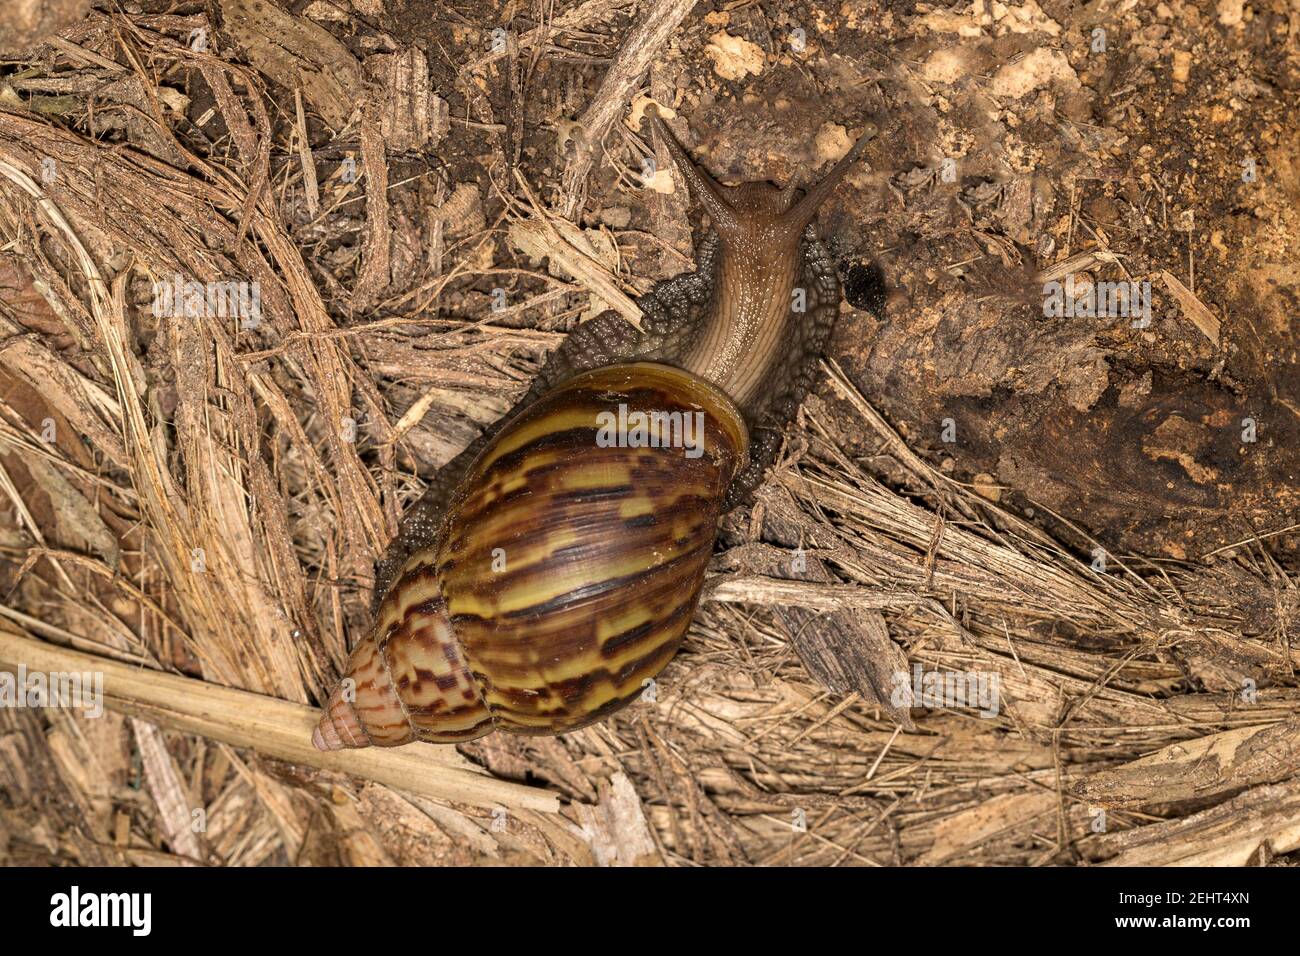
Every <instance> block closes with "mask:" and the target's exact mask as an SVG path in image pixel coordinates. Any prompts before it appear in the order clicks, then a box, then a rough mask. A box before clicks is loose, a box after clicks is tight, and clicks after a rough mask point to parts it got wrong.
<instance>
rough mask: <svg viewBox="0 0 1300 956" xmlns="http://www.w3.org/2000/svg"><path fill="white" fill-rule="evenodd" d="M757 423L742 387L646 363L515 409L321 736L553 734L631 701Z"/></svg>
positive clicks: (680, 629)
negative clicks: (746, 416) (730, 393)
mask: <svg viewBox="0 0 1300 956" xmlns="http://www.w3.org/2000/svg"><path fill="white" fill-rule="evenodd" d="M747 450H748V435H747V432H746V429H745V425H744V421H743V419H742V418H741V415H740V413H739V412H738V410H737V409H736V407H735V406H734V405H733V404H732V402H731V400H730V399H728V398H727V397H726V395H724V394H723V393H722V392H721V391H719V390H718V389H717V388H716V387H714V386H713V385H710V384H709V383H708V382H706V381H704V380H703V379H701V378H699V377H697V376H695V375H692V374H691V373H689V372H685V371H682V370H680V369H676V368H671V367H669V366H665V365H657V364H653V363H646V362H638V363H630V364H625V365H612V366H607V367H604V368H599V369H594V370H592V371H589V372H585V373H583V374H581V375H577V376H575V377H574V378H572V379H570V380H568V381H567V382H565V383H563V384H562V385H560V386H559V387H558V388H556V389H554V390H552V391H551V392H549V393H547V394H546V395H544V396H543V397H542V398H541V399H540V400H539V401H538V402H536V403H535V404H534V405H532V406H531V407H529V408H527V409H526V410H524V411H523V412H521V413H520V414H518V415H517V416H516V417H515V418H513V419H512V420H511V421H509V422H508V423H507V424H506V425H505V427H504V428H503V429H502V430H501V431H500V432H499V433H498V435H497V437H496V439H495V440H494V441H493V442H492V443H491V444H490V445H489V446H488V447H487V448H486V449H485V450H484V452H483V453H482V454H481V455H480V456H479V458H478V459H477V460H476V461H475V463H474V465H473V466H472V467H471V468H470V470H469V472H468V474H467V475H466V477H465V479H464V481H463V482H462V483H461V485H460V486H459V488H458V489H457V490H456V492H455V493H454V494H453V495H452V498H451V501H450V503H449V506H448V508H447V511H446V514H445V516H444V519H443V523H442V527H441V529H440V531H439V534H438V536H437V539H436V540H435V542H434V544H433V545H432V546H431V547H429V548H428V549H426V550H424V551H420V552H417V553H416V554H414V555H412V556H411V558H410V559H409V560H408V561H407V562H406V564H405V566H404V567H403V568H402V571H401V573H400V575H399V576H398V577H397V579H396V581H395V582H394V584H393V586H392V587H391V588H390V589H389V591H388V593H387V595H386V596H385V597H384V600H383V602H382V603H381V604H380V607H379V611H378V613H377V615H376V621H375V626H374V628H373V630H372V631H371V633H370V634H369V635H368V636H367V637H366V638H365V639H364V640H363V641H362V642H361V643H360V644H358V645H357V647H356V649H355V650H354V651H353V653H352V656H351V658H350V660H349V662H348V665H347V673H346V676H345V677H344V679H343V680H342V681H341V682H340V684H339V685H338V687H336V688H335V689H334V692H333V693H332V694H331V695H330V698H329V701H328V703H327V705H326V708H325V715H324V716H323V717H322V719H321V721H320V724H319V725H318V727H317V728H316V732H315V733H314V735H313V742H314V743H315V745H316V746H317V747H318V748H319V749H321V750H339V749H343V748H349V747H367V746H380V747H391V746H397V745H400V744H404V743H409V742H411V741H413V740H425V741H431V742H435V743H452V742H456V741H461V740H471V739H473V738H475V737H481V736H483V735H484V734H487V733H490V732H492V731H493V730H505V731H509V732H512V733H520V734H557V733H564V732H566V731H569V730H575V729H577V728H579V727H583V726H585V725H587V724H589V723H592V722H593V721H596V720H599V719H601V718H603V717H605V716H607V715H609V714H610V713H613V712H614V711H616V710H618V709H619V708H621V707H623V706H624V705H626V704H628V703H630V702H631V701H632V700H633V699H635V698H636V697H637V696H639V695H640V693H641V691H642V687H643V684H644V682H645V681H646V679H648V678H652V677H654V676H655V675H656V674H658V673H659V671H660V670H662V669H663V667H664V666H665V665H666V664H667V663H668V661H669V660H671V659H672V657H673V655H674V654H675V653H676V651H677V649H678V647H679V646H680V645H681V642H682V639H683V637H684V636H685V634H686V630H687V628H688V627H689V626H690V622H691V618H692V617H693V616H694V612H695V606H696V603H697V602H698V600H699V594H700V588H701V586H702V584H703V582H704V570H705V567H706V566H707V564H708V561H709V557H710V555H711V554H712V551H713V541H714V536H715V534H716V532H717V524H718V519H719V516H720V514H721V511H722V504H723V501H724V498H725V494H726V490H727V486H728V484H729V483H730V482H731V479H732V478H733V477H734V476H735V474H736V473H737V472H738V471H739V470H740V469H741V468H742V467H743V466H744V463H745V459H746V455H747Z"/></svg>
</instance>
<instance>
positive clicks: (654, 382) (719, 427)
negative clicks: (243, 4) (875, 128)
mask: <svg viewBox="0 0 1300 956" xmlns="http://www.w3.org/2000/svg"><path fill="white" fill-rule="evenodd" d="M652 122H653V123H654V124H655V126H656V128H657V131H658V132H659V135H660V137H661V139H662V140H663V141H664V143H665V144H666V146H667V148H668V149H669V151H670V153H671V155H672V157H673V160H674V162H675V164H676V166H677V168H678V170H679V171H680V172H681V173H682V174H683V176H684V177H685V179H686V181H687V183H688V185H689V186H690V188H691V191H692V193H693V194H694V195H695V197H696V198H697V200H698V201H699V202H700V203H701V205H703V206H704V208H705V210H706V211H707V212H708V213H709V216H710V220H711V224H712V226H713V229H714V233H713V235H711V236H710V237H709V238H708V239H706V240H705V242H704V243H702V245H701V248H700V250H699V253H698V255H697V266H698V268H697V270H696V272H694V273H690V274H687V275H683V276H679V277H677V278H676V279H672V280H669V281H668V282H665V283H660V284H659V285H658V286H656V287H655V288H654V289H652V290H651V292H649V293H647V295H645V296H643V297H642V298H641V299H640V300H639V305H641V307H642V309H643V312H644V318H643V321H642V326H643V327H642V329H641V330H640V331H638V330H637V329H635V328H634V327H633V326H632V325H630V324H629V323H628V322H626V320H624V319H622V318H621V317H620V316H617V315H616V314H614V313H612V312H610V313H605V314H603V315H601V316H598V317H597V318H596V319H593V320H592V321H590V322H588V323H586V324H584V325H582V326H579V328H578V329H577V330H576V331H575V332H574V333H572V334H571V335H570V336H569V337H568V338H567V339H566V340H565V342H564V343H563V345H562V346H561V347H560V348H559V349H558V350H557V351H556V352H555V353H553V354H552V356H551V357H550V359H549V360H548V362H547V365H546V367H545V368H544V369H543V370H542V373H541V374H540V375H539V376H538V379H537V381H535V382H534V384H533V386H532V388H531V389H530V390H529V393H528V394H527V395H526V396H525V397H524V398H523V399H522V400H521V401H520V403H519V404H518V405H517V406H516V407H515V409H514V410H513V411H512V412H511V414H509V415H507V416H506V417H505V418H504V419H503V420H502V422H501V423H500V424H499V425H498V426H497V427H495V428H493V429H490V430H489V431H488V432H485V433H484V435H482V436H481V437H480V439H479V440H478V441H476V442H475V443H474V444H473V445H471V446H470V447H469V448H468V449H466V451H465V452H464V453H462V454H461V455H460V456H458V457H457V458H456V459H454V460H453V461H452V462H450V463H449V464H448V465H447V466H446V467H444V468H443V469H442V471H440V472H439V473H438V475H437V476H435V479H434V481H433V482H432V483H431V485H430V488H429V490H428V491H427V492H426V494H425V496H424V497H423V498H422V499H421V500H420V501H419V502H417V504H416V505H415V506H414V507H413V508H412V509H410V510H409V511H408V513H407V515H406V516H405V517H404V519H403V525H402V529H401V531H400V532H399V535H398V538H397V539H396V540H395V541H394V543H393V545H392V546H391V547H390V549H389V553H388V554H387V555H386V556H385V558H384V560H383V561H382V562H381V563H380V565H379V567H378V573H377V581H376V593H377V598H378V600H377V604H376V607H375V624H374V627H373V628H372V630H371V631H370V633H369V634H368V635H367V637H366V638H365V639H363V640H362V641H361V642H360V643H359V644H358V645H357V646H356V648H355V649H354V651H353V653H352V656H351V658H350V659H349V661H348V665H347V671H346V675H345V677H344V679H343V680H342V681H340V683H339V685H338V686H337V687H336V688H335V689H334V691H333V693H332V694H331V695H330V697H329V700H328V702H327V704H326V707H325V714H324V716H323V717H322V719H321V721H320V724H319V725H318V727H317V728H316V731H315V734H314V735H313V742H314V743H315V745H316V746H317V747H318V748H320V749H322V750H337V749H342V748H350V747H366V746H397V745H400V744H405V743H409V742H411V741H414V740H424V741H431V742H435V743H453V742H457V741H464V740H470V739H473V738H476V737H480V736H482V735H484V734H486V733H490V732H491V731H493V730H496V729H500V730H505V731H509V732H513V733H521V734H557V733H564V732H566V731H570V730H575V729H577V728H579V727H583V726H586V725H587V724H590V723H592V722H594V721H596V720H599V719H601V718H603V717H605V716H607V715H608V714H610V713H612V712H614V711H615V710H618V709H619V708H620V707H622V706H624V705H626V704H627V703H629V702H630V701H632V700H633V699H635V698H636V697H637V696H638V695H639V694H640V693H641V691H642V688H643V686H644V683H645V682H646V681H647V680H648V679H650V678H653V677H654V676H655V675H656V674H658V673H659V671H660V670H661V669H662V668H663V667H664V666H665V665H667V663H668V661H669V660H671V658H672V656H673V655H674V654H675V652H676V650H677V648H678V647H679V646H680V644H681V642H682V640H683V638H684V636H685V634H686V631H687V629H688V627H689V626H690V622H691V619H692V617H693V616H694V612H695V606H696V603H697V601H698V600H699V594H700V590H701V587H702V586H703V583H704V572H705V567H706V566H707V564H708V561H709V558H710V556H711V554H712V550H713V544H714V538H715V536H716V533H717V526H718V522H719V520H720V518H721V516H722V515H723V514H724V513H725V512H726V511H727V510H729V509H730V508H731V507H733V506H734V505H735V504H737V503H739V502H740V501H741V500H744V497H745V496H746V495H748V494H749V493H750V492H751V491H752V490H753V488H754V487H755V486H756V485H757V484H758V483H759V481H761V479H762V475H763V472H764V471H765V470H766V468H767V467H768V466H769V465H770V464H771V461H772V459H773V458H774V456H775V452H776V448H777V446H778V444H779V440H780V429H781V428H782V427H783V426H784V425H785V423H786V422H787V421H788V420H789V418H790V416H791V415H792V414H793V412H794V410H795V408H797V406H798V403H799V401H801V400H802V398H803V395H804V393H805V392H806V390H807V388H808V384H809V381H810V378H811V374H812V368H813V366H815V363H816V361H817V359H818V358H819V357H820V354H821V348H822V346H823V345H824V342H825V338H826V336H827V335H829V331H830V327H831V324H832V323H833V320H834V313H835V311H836V310H837V309H838V305H839V284H838V280H837V278H836V275H835V271H834V265H833V263H832V262H831V260H830V257H829V256H828V255H827V254H826V252H825V250H824V249H823V248H822V247H821V245H820V243H818V242H817V240H816V237H815V235H813V233H812V231H811V229H810V228H808V224H809V222H810V220H811V218H812V216H813V214H814V213H815V211H816V209H817V206H818V205H819V204H820V203H821V202H822V200H823V199H825V197H826V196H827V195H829V193H830V191H831V189H832V188H833V187H834V185H835V184H836V183H837V182H838V181H839V179H840V178H842V177H843V175H844V173H845V172H846V171H847V169H848V168H849V166H850V164H851V163H852V162H853V160H854V159H856V157H857V155H858V154H859V152H860V151H861V148H862V146H863V144H864V143H865V141H866V139H867V138H868V137H867V136H864V137H863V138H862V139H861V140H859V142H858V144H857V145H856V146H855V147H854V148H853V150H851V151H850V153H849V154H848V155H847V156H846V157H845V158H844V159H843V160H841V161H840V163H839V164H838V165H837V166H836V167H835V168H834V169H833V170H832V172H831V173H830V174H829V175H828V176H827V177H826V178H825V179H824V180H822V182H821V183H819V184H818V185H817V186H815V187H813V189H811V190H810V191H809V192H808V193H807V195H805V196H804V197H803V198H802V199H801V200H799V201H798V202H795V201H794V194H793V191H791V190H785V191H781V190H777V189H776V188H774V187H772V186H770V185H768V184H766V183H746V184H743V185H741V186H737V187H732V188H727V187H722V186H719V185H718V184H717V183H715V182H714V181H713V180H712V179H711V178H709V176H708V174H707V173H704V172H703V171H702V170H700V169H698V168H697V167H696V166H695V165H694V164H693V163H692V162H691V160H690V159H689V158H688V157H687V156H686V154H685V152H684V151H683V150H682V148H681V147H680V146H679V145H678V144H677V142H676V140H675V139H673V137H672V136H671V134H670V133H668V131H667V129H666V127H664V126H663V124H662V121H660V120H659V119H658V117H657V116H653V115H652ZM800 300H802V304H803V305H804V308H803V309H802V310H800V309H799V308H798V307H797V305H798V304H799V302H800Z"/></svg>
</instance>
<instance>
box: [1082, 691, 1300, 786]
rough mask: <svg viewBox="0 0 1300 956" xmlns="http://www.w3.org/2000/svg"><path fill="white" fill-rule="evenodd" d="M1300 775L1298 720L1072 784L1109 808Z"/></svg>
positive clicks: (1159, 754)
mask: <svg viewBox="0 0 1300 956" xmlns="http://www.w3.org/2000/svg"><path fill="white" fill-rule="evenodd" d="M1296 773H1300V714H1297V715H1295V716H1292V717H1291V718H1290V719H1289V720H1284V721H1281V722H1279V723H1276V724H1273V725H1271V726H1268V727H1239V728H1237V729H1235V730H1226V731H1224V732H1223V733H1218V734H1210V735H1208V736H1206V737H1200V738H1198V739H1196V740H1187V741H1183V742H1182V743H1177V744H1170V745H1169V746H1168V747H1164V748H1162V749H1160V750H1158V751H1156V752H1155V753H1153V754H1150V755H1148V756H1146V757H1142V758H1141V759H1139V760H1133V761H1130V762H1129V763H1126V764H1124V765H1123V766H1120V767H1115V768H1112V769H1110V770H1103V771H1101V772H1100V773H1095V774H1093V775H1092V776H1090V777H1086V778H1084V779H1083V780H1080V781H1078V782H1076V783H1075V784H1073V786H1072V787H1071V789H1072V790H1073V791H1074V793H1075V794H1076V795H1077V796H1079V797H1081V798H1083V799H1085V800H1088V801H1091V802H1093V803H1096V804H1099V805H1100V806H1103V807H1108V808H1120V807H1142V806H1148V805H1150V804H1155V803H1159V804H1168V803H1175V802H1177V801H1180V800H1204V799H1208V798H1213V797H1217V796H1224V795H1227V794H1229V793H1232V792H1233V791H1235V790H1241V789H1244V788H1246V787H1252V786H1256V785H1258V784H1263V783H1277V782H1280V781H1282V780H1285V779H1286V778H1288V777H1291V776H1293V775H1295V774H1296Z"/></svg>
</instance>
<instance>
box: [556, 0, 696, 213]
mask: <svg viewBox="0 0 1300 956" xmlns="http://www.w3.org/2000/svg"><path fill="white" fill-rule="evenodd" d="M694 6H695V0H655V2H654V3H651V4H650V5H649V6H648V7H646V10H645V12H644V13H643V14H642V15H641V19H640V20H638V21H637V24H636V26H635V27H633V28H632V32H631V33H630V34H628V38H627V41H626V42H625V43H624V44H623V46H622V48H621V49H620V50H619V51H618V56H616V57H615V58H614V63H613V65H612V66H610V68H609V72H608V73H606V74H605V78H604V79H603V80H602V81H601V83H600V89H599V90H597V91H596V95H595V97H593V99H592V101H591V105H590V106H588V107H587V109H586V111H585V112H584V113H583V114H582V118H581V119H579V120H578V124H579V125H580V126H581V127H582V132H581V134H580V135H578V136H576V137H574V141H573V142H574V149H575V152H574V155H573V156H572V157H571V158H570V160H569V164H568V166H567V167H566V168H565V170H564V178H563V180H562V190H561V194H560V204H559V207H560V214H561V215H562V216H564V218H566V219H573V218H574V217H575V216H576V215H577V214H578V210H579V209H581V208H582V204H583V203H584V202H585V201H586V198H587V174H588V173H590V172H591V166H592V163H593V162H594V160H595V156H596V147H597V146H598V145H599V144H600V141H601V140H603V139H604V138H605V134H606V133H608V132H609V129H610V127H611V126H613V125H614V122H615V120H617V119H618V117H619V115H620V114H621V113H622V112H623V110H624V109H625V108H626V106H627V104H628V102H629V101H630V100H631V98H632V92H633V91H634V90H635V89H636V87H637V84H639V83H640V82H641V75H642V74H643V73H644V72H645V71H646V69H647V68H648V67H649V66H650V63H651V62H652V61H653V60H654V58H655V56H656V55H658V53H659V48H660V47H661V46H662V45H663V44H664V42H665V41H666V40H667V39H668V37H669V35H670V34H671V33H672V32H673V31H674V30H676V29H677V26H678V24H680V23H681V22H682V20H683V19H685V17H686V14H688V13H690V12H691V8H692V7H694Z"/></svg>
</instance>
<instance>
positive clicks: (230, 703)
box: [0, 625, 560, 813]
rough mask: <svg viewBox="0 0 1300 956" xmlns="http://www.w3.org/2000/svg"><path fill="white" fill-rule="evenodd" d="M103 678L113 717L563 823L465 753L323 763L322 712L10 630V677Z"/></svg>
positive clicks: (548, 805)
mask: <svg viewBox="0 0 1300 956" xmlns="http://www.w3.org/2000/svg"><path fill="white" fill-rule="evenodd" d="M20 664H21V665H24V666H25V667H26V668H27V670H28V671H29V672H38V671H39V672H44V673H52V672H62V673H85V672H87V671H89V672H93V673H101V674H103V675H104V704H105V706H107V707H108V708H109V709H111V710H114V711H118V712H120V713H124V714H129V715H131V716H133V717H139V718H141V719H143V720H147V721H149V722H151V723H155V724H159V725H161V726H164V727H170V728H172V729H174V730H180V731H184V732H185V733H191V734H199V735H201V736H203V737H210V738H212V739H213V740H219V741H221V742H223V743H227V744H230V745H232V746H235V747H252V748H253V749H255V750H257V751H259V752H261V753H264V754H266V755H267V756H270V757H275V758H277V759H280V760H288V761H290V762H292V763H297V764H306V765H308V766H312V767H319V768H320V769H322V770H332V771H336V772H340V773H350V774H355V775H356V776H358V777H364V778H365V779H367V780H374V781H376V782H377V783H382V784H386V785H387V786H390V787H396V788H397V789H399V790H406V791H409V792H411V793H416V794H419V795H421V796H425V797H435V798H438V799H441V800H454V801H457V802H460V803H468V804H473V805H475V806H482V807H498V806H502V807H512V808H516V809H520V810H540V811H544V812H550V813H555V812H558V811H559V808H560V801H559V797H557V796H556V795H555V794H553V793H551V792H549V791H546V790H542V789H539V788H536V787H525V786H521V785H519V784H515V783H511V782H509V781H507V780H498V779H496V778H495V777H491V776H489V775H487V774H485V773H480V772H478V771H475V770H473V769H471V768H472V764H470V763H469V762H468V761H467V760H465V759H464V758H463V757H462V756H461V755H460V754H459V753H457V752H456V750H455V749H453V748H451V747H436V746H434V745H432V744H414V745H412V746H409V747H400V748H393V749H391V750H385V749H381V748H377V747H370V748H367V749H365V750H347V751H336V752H334V753H323V752H321V751H319V750H316V749H315V748H314V747H313V746H312V745H311V731H312V728H313V727H314V726H315V725H316V722H317V721H318V720H320V711H319V710H317V709H316V708H314V707H308V706H305V705H303V704H294V703H290V702H289V701H284V700H277V699H275V698H273V697H264V696H262V695H261V694H253V693H250V692H249V691H244V690H236V689H235V688H232V687H222V686H220V685H218V684H210V683H207V682H205V681H201V680H194V679H192V678H189V677H181V676H178V675H176V674H166V673H163V672H161V671H151V670H144V669H141V668H138V667H132V666H130V665H128V664H120V663H118V662H117V661H113V660H109V659H108V658H105V657H98V656H96V655H93V654H83V653H81V652H80V651H73V650H68V649H67V648H63V647H57V646H55V645H53V644H47V643H45V642H44V641H38V640H34V639H32V638H30V637H27V636H26V635H24V634H20V633H18V632H17V631H14V630H12V629H10V628H9V627H5V626H2V625H0V670H8V671H11V672H13V671H16V670H17V668H18V666H19V665H20Z"/></svg>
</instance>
